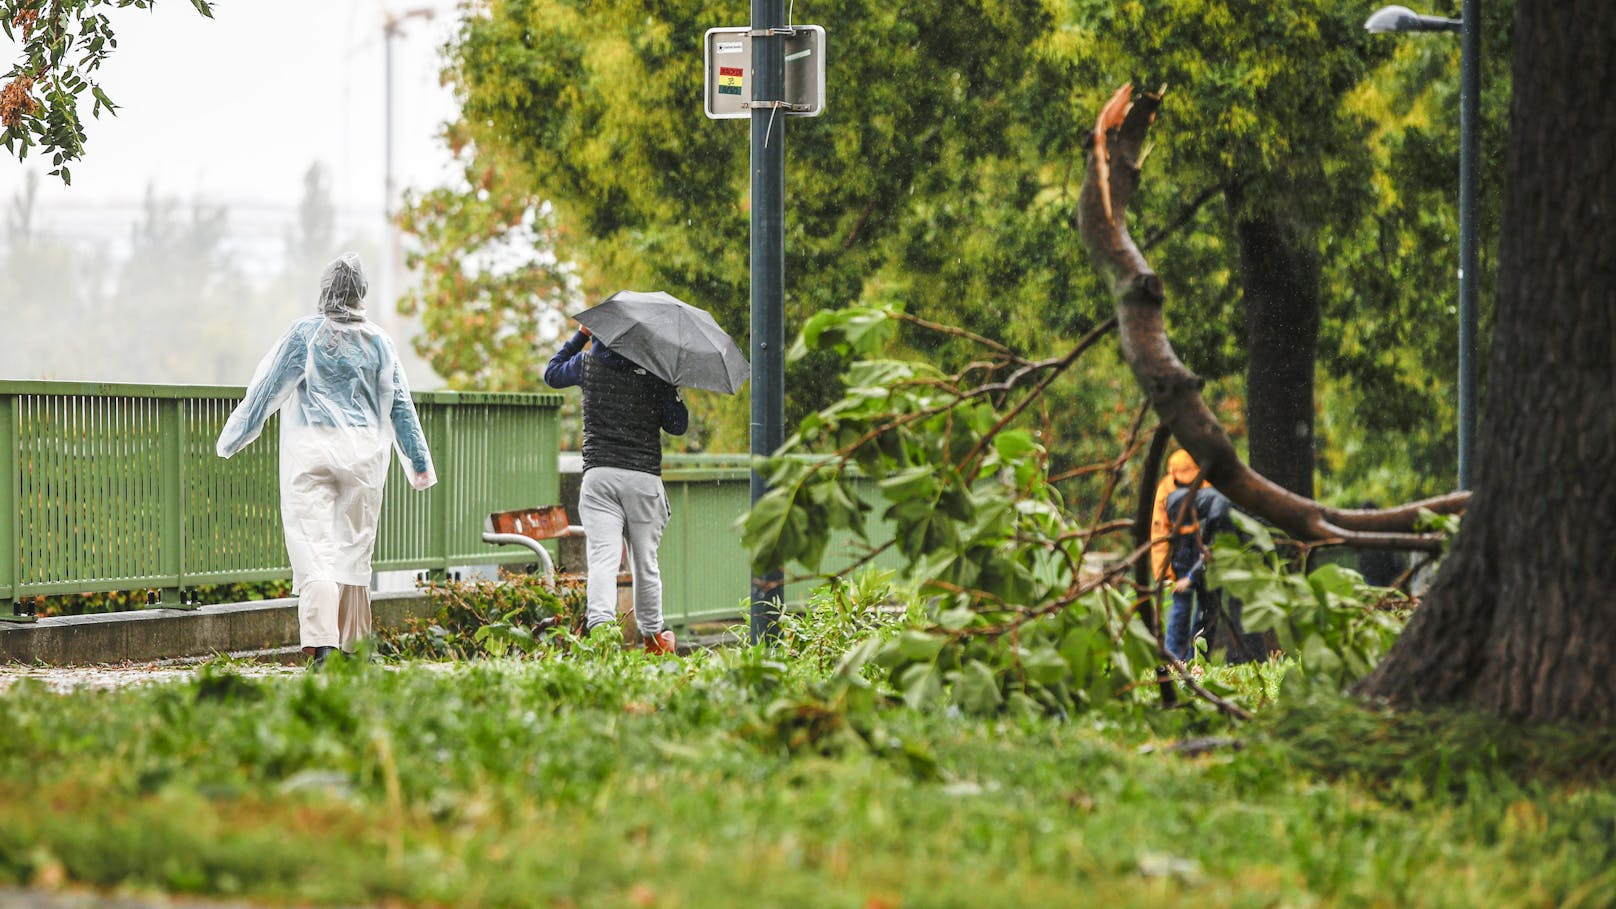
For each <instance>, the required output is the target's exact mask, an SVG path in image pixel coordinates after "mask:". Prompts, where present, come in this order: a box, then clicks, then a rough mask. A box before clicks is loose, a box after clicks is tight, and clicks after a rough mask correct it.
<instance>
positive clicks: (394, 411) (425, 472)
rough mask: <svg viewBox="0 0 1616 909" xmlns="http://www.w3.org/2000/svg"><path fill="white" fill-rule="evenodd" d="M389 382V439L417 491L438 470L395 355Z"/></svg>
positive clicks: (430, 483)
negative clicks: (390, 406) (390, 401)
mask: <svg viewBox="0 0 1616 909" xmlns="http://www.w3.org/2000/svg"><path fill="white" fill-rule="evenodd" d="M389 348H391V345H389ZM389 352H391V351H389ZM392 382H393V406H392V408H391V413H390V414H389V416H390V417H391V419H392V421H393V441H394V443H395V444H397V446H398V454H399V460H400V461H402V462H403V465H404V473H405V475H406V476H408V477H409V478H410V488H411V489H414V490H416V491H417V492H419V491H420V490H423V489H427V488H429V487H431V486H433V485H435V484H436V483H437V482H438V472H437V470H436V469H435V468H434V467H433V465H432V452H431V450H430V449H428V448H427V444H426V433H425V432H423V431H422V430H421V417H420V415H419V414H417V413H416V411H415V399H414V398H412V397H410V384H409V380H408V379H406V378H405V377H404V364H403V363H401V362H399V359H398V356H397V354H394V355H393V376H392Z"/></svg>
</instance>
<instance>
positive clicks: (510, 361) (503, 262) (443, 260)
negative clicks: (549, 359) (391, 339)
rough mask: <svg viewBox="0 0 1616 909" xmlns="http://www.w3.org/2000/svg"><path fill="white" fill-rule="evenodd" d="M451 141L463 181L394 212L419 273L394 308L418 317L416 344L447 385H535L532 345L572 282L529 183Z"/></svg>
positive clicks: (555, 318)
mask: <svg viewBox="0 0 1616 909" xmlns="http://www.w3.org/2000/svg"><path fill="white" fill-rule="evenodd" d="M458 148H459V154H460V155H461V156H462V160H463V161H464V163H465V179H466V186H465V187H462V188H458V189H449V188H440V189H435V190H432V191H430V192H427V193H423V194H421V195H419V196H413V195H412V196H410V197H408V198H407V199H406V201H405V206H404V209H403V212H402V213H401V214H400V216H399V226H400V228H401V229H402V230H403V231H404V232H405V233H406V234H410V235H413V236H414V237H415V239H416V244H417V246H418V249H413V250H411V251H410V253H409V254H408V256H407V257H406V263H407V264H408V265H409V267H410V268H412V269H415V270H416V271H417V273H418V274H419V275H420V276H421V280H420V283H419V284H418V285H417V286H415V287H413V288H411V289H410V291H409V292H408V294H407V296H405V297H404V299H403V300H402V301H400V304H399V311H400V312H402V313H404V314H405V315H420V317H421V328H422V333H421V334H420V335H418V336H416V338H415V339H414V345H415V350H416V352H417V353H419V354H421V355H422V356H423V357H425V358H426V359H427V362H429V363H430V364H431V365H432V369H433V370H434V371H435V372H437V374H438V375H440V376H443V377H444V379H445V381H447V383H448V385H449V387H450V388H460V389H480V390H484V391H528V390H533V389H538V388H542V387H544V386H543V375H544V364H545V360H544V359H543V358H542V357H536V356H535V355H534V349H535V348H536V347H537V346H538V344H539V341H540V339H541V338H547V337H553V336H554V335H555V334H556V333H557V330H558V326H559V325H560V324H561V322H562V316H563V313H564V311H565V310H567V309H570V308H573V307H574V306H575V305H576V304H577V302H578V294H577V291H576V287H575V285H576V279H575V278H574V277H573V275H572V272H571V269H570V268H569V267H568V266H566V265H565V264H564V263H561V262H558V261H557V260H556V258H555V254H554V251H553V250H554V246H555V243H556V239H557V234H556V231H555V229H554V224H553V214H552V212H551V211H550V208H549V206H548V204H546V203H545V202H544V201H543V200H542V199H540V198H539V197H537V196H536V195H535V194H534V193H533V190H532V187H531V184H530V182H529V181H526V180H524V179H521V178H520V177H518V176H517V175H516V173H515V172H514V171H515V170H516V169H515V168H514V167H513V165H511V164H510V163H509V162H508V161H505V160H503V159H500V158H499V157H497V156H495V155H492V154H485V155H480V156H476V157H475V158H472V156H471V152H470V149H468V148H467V147H466V146H465V145H463V144H462V145H460V146H459V147H458ZM468 159H469V160H468Z"/></svg>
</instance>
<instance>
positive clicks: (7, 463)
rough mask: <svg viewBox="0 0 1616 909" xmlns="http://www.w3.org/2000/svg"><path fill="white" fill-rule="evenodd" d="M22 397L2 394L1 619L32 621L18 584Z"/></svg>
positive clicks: (20, 544)
mask: <svg viewBox="0 0 1616 909" xmlns="http://www.w3.org/2000/svg"><path fill="white" fill-rule="evenodd" d="M21 400H22V399H21V396H19V395H15V394H8V395H4V396H0V591H3V592H0V622H32V621H33V620H34V617H33V616H31V615H18V614H17V585H18V584H19V583H20V582H21V580H22V578H21V568H22V565H21V552H22V528H21V526H20V524H21V522H22V515H21V513H20V509H19V508H18V507H17V496H18V490H19V488H20V487H21V485H22V477H21V476H20V475H19V474H18V472H17V471H18V465H19V464H20V463H21V458H19V457H18V456H17V444H18V438H17V423H18V411H19V410H20V409H21Z"/></svg>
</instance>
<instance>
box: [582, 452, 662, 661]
mask: <svg viewBox="0 0 1616 909" xmlns="http://www.w3.org/2000/svg"><path fill="white" fill-rule="evenodd" d="M669 513H670V512H669V509H668V493H667V491H666V490H665V489H663V488H662V478H661V477H659V476H656V475H655V474H649V473H642V472H640V471H638V470H623V469H621V468H617V467H591V468H589V469H588V470H586V471H584V480H583V485H582V486H581V487H580V488H579V491H578V516H579V517H580V518H582V519H583V522H584V535H585V536H586V537H587V538H588V541H587V542H588V548H589V608H588V612H587V613H586V614H585V622H586V623H587V624H588V625H589V627H590V628H593V627H595V626H596V625H599V624H600V623H602V622H613V621H616V620H617V567H618V564H619V563H620V561H621V559H622V555H623V541H624V540H627V541H628V553H629V565H630V566H631V567H632V570H633V572H634V621H635V623H636V624H637V625H638V626H639V629H640V634H642V635H653V634H656V633H657V632H659V631H661V630H662V570H661V568H660V567H658V565H657V547H659V546H661V545H662V529H663V528H664V527H667V526H668V515H669Z"/></svg>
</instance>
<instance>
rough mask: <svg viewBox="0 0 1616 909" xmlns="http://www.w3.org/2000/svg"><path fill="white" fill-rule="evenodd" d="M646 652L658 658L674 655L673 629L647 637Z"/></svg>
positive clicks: (665, 629)
mask: <svg viewBox="0 0 1616 909" xmlns="http://www.w3.org/2000/svg"><path fill="white" fill-rule="evenodd" d="M645 652H646V653H649V654H654V655H657V656H661V655H663V654H668V653H673V652H674V646H673V629H672V628H664V629H662V630H661V631H659V632H657V633H656V634H653V635H650V636H649V637H647V638H646V639H645Z"/></svg>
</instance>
